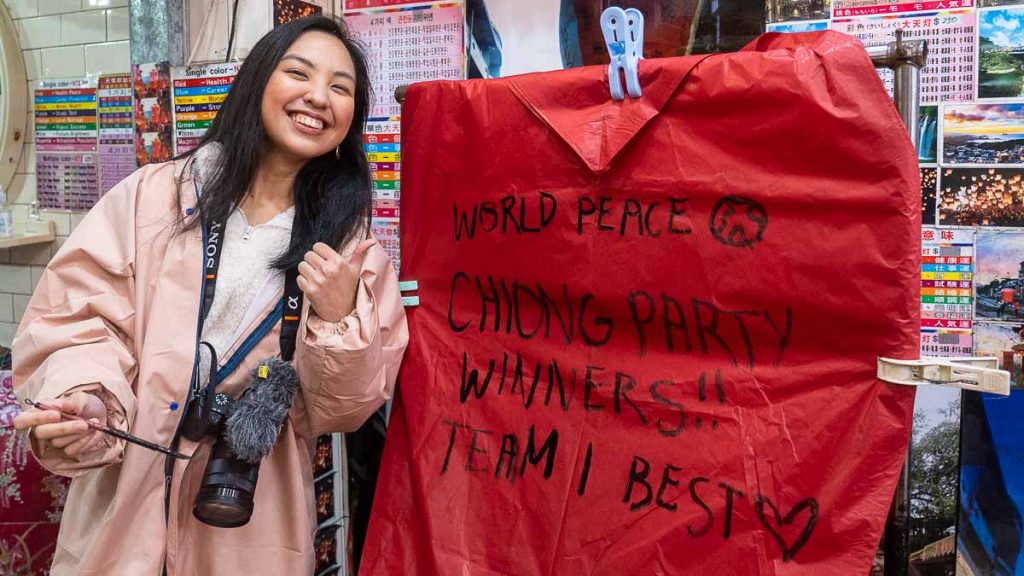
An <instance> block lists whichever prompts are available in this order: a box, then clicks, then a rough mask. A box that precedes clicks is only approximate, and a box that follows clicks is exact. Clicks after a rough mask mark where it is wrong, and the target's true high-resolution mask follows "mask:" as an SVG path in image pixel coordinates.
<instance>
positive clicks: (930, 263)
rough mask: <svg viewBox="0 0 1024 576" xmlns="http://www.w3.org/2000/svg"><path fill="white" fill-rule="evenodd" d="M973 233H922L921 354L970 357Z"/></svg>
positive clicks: (949, 231)
mask: <svg viewBox="0 0 1024 576" xmlns="http://www.w3.org/2000/svg"><path fill="white" fill-rule="evenodd" d="M973 285H974V231H973V230H967V229H955V230H938V229H935V228H924V229H923V230H922V231H921V354H922V355H927V356H965V355H966V356H969V355H971V354H972V349H973V347H972V345H971V330H972V328H973V317H974V290H973Z"/></svg>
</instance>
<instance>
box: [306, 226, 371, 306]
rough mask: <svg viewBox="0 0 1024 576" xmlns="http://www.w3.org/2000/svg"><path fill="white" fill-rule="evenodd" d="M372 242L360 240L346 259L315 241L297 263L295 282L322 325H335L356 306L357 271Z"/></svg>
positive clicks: (361, 265) (325, 245)
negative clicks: (297, 271) (321, 321)
mask: <svg viewBox="0 0 1024 576" xmlns="http://www.w3.org/2000/svg"><path fill="white" fill-rule="evenodd" d="M376 243H377V241H376V240H363V241H362V242H360V243H359V245H358V246H356V249H355V251H354V252H353V253H352V257H351V258H348V259H347V260H346V259H345V258H344V257H343V256H342V255H341V254H338V253H337V252H335V251H334V249H333V248H331V247H330V246H328V245H327V244H324V243H323V242H317V243H316V244H314V245H313V249H312V250H311V251H309V252H306V258H305V261H304V262H300V263H299V277H298V279H297V282H298V284H299V289H300V290H302V292H303V294H305V295H306V298H309V303H310V305H311V306H312V307H313V311H315V312H316V315H317V316H319V317H320V319H321V320H324V321H325V322H338V321H339V320H341V319H342V318H344V317H345V316H348V315H349V314H351V313H352V310H353V309H354V308H355V307H356V294H357V292H358V290H359V270H360V269H361V268H362V267H363V258H365V257H366V251H367V250H369V249H370V247H371V246H373V245H374V244H376Z"/></svg>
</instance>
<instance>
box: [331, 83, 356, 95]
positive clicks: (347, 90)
mask: <svg viewBox="0 0 1024 576" xmlns="http://www.w3.org/2000/svg"><path fill="white" fill-rule="evenodd" d="M331 88H333V89H334V91H335V92H338V93H340V94H351V93H352V90H351V89H350V88H349V87H348V86H345V85H344V84H335V85H334V86H332V87H331Z"/></svg>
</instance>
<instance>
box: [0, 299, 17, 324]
mask: <svg viewBox="0 0 1024 576" xmlns="http://www.w3.org/2000/svg"><path fill="white" fill-rule="evenodd" d="M12 296H13V295H12V294H7V293H0V322H8V323H10V322H14V298H12Z"/></svg>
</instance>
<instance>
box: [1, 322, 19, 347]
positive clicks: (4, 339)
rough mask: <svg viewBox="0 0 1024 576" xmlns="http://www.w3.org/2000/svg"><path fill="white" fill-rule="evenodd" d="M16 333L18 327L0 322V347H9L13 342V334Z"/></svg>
mask: <svg viewBox="0 0 1024 576" xmlns="http://www.w3.org/2000/svg"><path fill="white" fill-rule="evenodd" d="M17 331H18V325H17V324H14V323H11V324H8V323H6V322H0V346H4V347H5V348H10V347H11V342H14V334H15V333H16V332H17Z"/></svg>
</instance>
